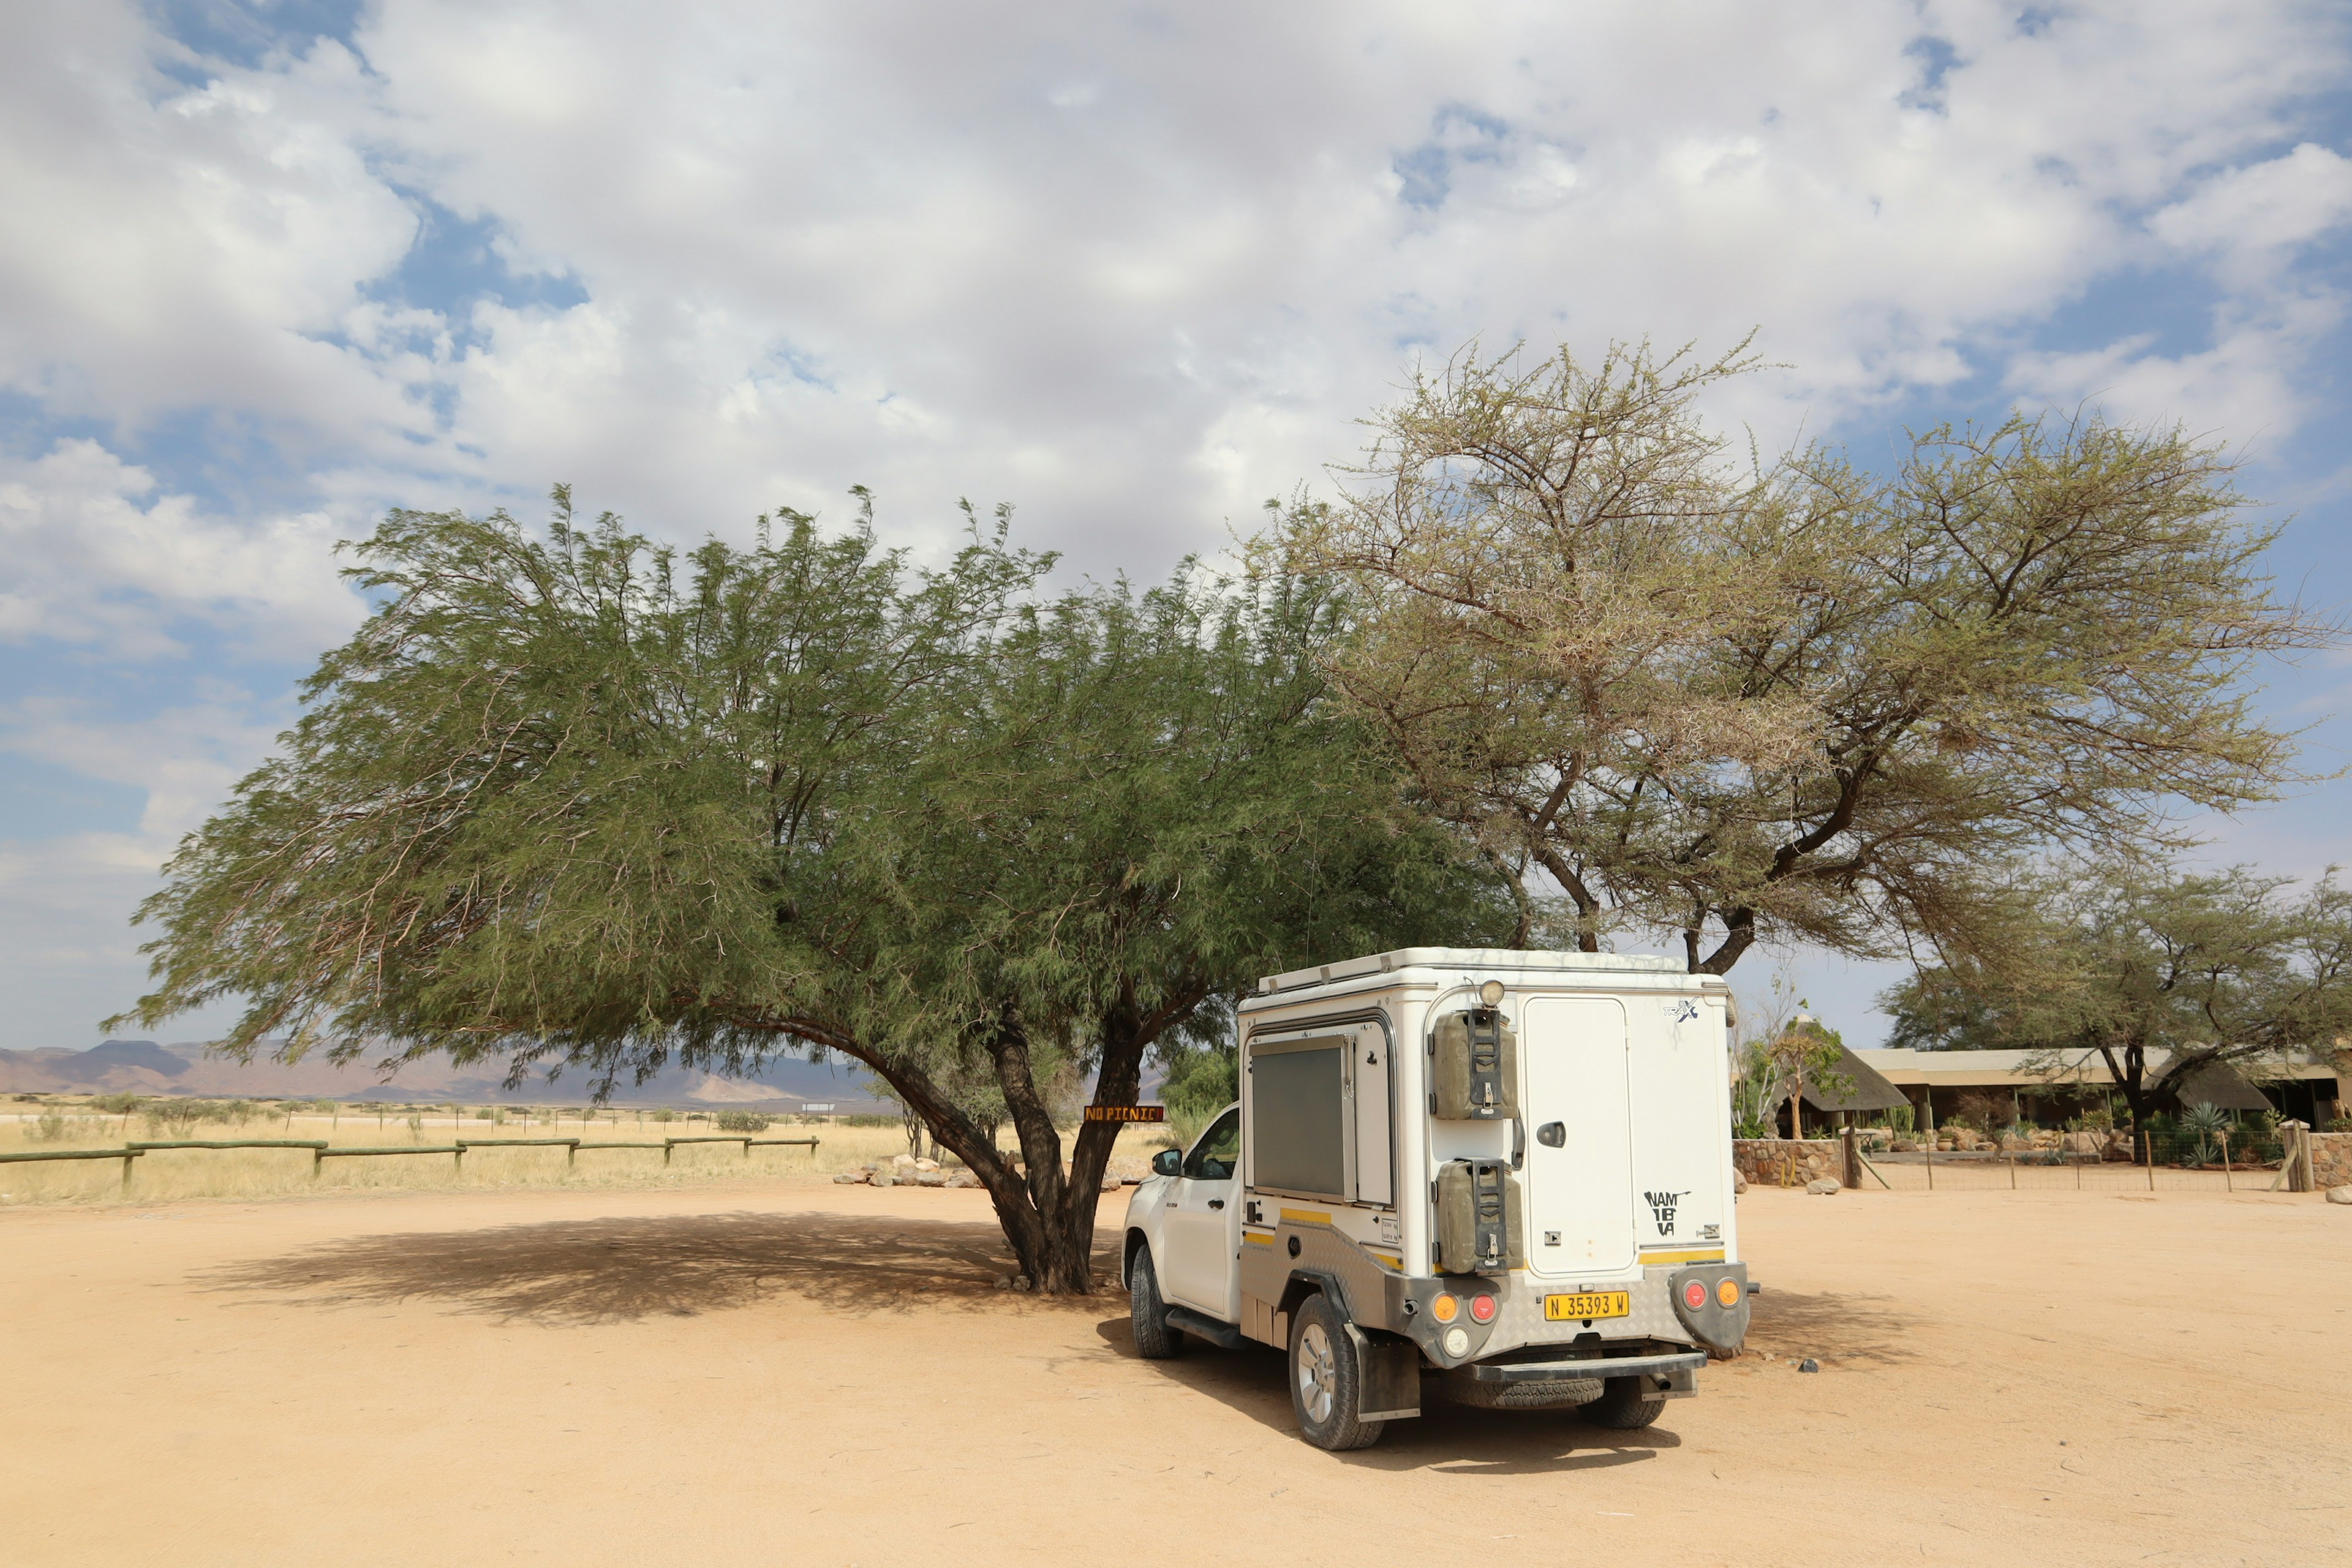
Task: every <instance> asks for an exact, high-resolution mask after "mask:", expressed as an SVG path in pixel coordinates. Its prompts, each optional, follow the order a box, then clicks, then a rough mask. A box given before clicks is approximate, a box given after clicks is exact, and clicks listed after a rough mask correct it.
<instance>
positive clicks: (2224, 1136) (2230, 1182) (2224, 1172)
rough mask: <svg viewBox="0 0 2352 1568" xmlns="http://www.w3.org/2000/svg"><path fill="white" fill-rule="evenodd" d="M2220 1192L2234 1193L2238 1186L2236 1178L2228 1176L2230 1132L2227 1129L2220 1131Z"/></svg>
mask: <svg viewBox="0 0 2352 1568" xmlns="http://www.w3.org/2000/svg"><path fill="white" fill-rule="evenodd" d="M2221 1190H2222V1191H2223V1192H2225V1193H2234V1192H2236V1191H2237V1190H2238V1184H2237V1178H2236V1177H2234V1176H2232V1175H2231V1174H2230V1130H2229V1129H2228V1128H2226V1127H2224V1128H2223V1129H2221Z"/></svg>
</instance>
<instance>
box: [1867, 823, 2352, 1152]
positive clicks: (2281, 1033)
mask: <svg viewBox="0 0 2352 1568" xmlns="http://www.w3.org/2000/svg"><path fill="white" fill-rule="evenodd" d="M2011 935H2012V943H2011V946H2010V948H2009V949H2007V950H2006V952H2003V953H2001V954H2000V955H1998V959H1997V961H1996V959H1995V958H1991V957H1985V958H1977V959H1974V960H1961V961H1956V962H1953V963H1945V964H1937V965H1932V966H1929V967H1927V968H1925V969H1923V970H1921V971H1920V972H1919V973H1917V974H1916V976H1914V977H1913V978H1912V979H1910V980H1908V981H1906V982H1905V983H1904V984H1900V985H1898V986H1895V987H1894V988H1893V989H1892V990H1890V991H1888V992H1887V993H1886V994H1885V996H1883V997H1882V998H1881V999H1880V1005H1882V1006H1884V1007H1885V1009H1886V1010H1887V1011H1888V1012H1889V1013H1891V1014H1892V1015H1893V1016H1894V1017H1895V1028H1894V1030H1893V1032H1892V1038H1893V1040H1894V1042H1895V1043H1896V1044H1900V1045H1909V1046H1914V1047H1931V1048H1933V1047H1941V1048H1969V1047H1995V1046H1998V1047H2010V1048H2013V1049H2023V1050H2027V1051H2030V1052H2032V1057H2031V1058H2030V1064H2031V1066H2032V1068H2033V1069H2034V1070H2037V1071H2039V1072H2042V1073H2043V1074H2044V1075H2046V1076H2047V1077H2049V1078H2051V1079H2058V1078H2061V1077H2063V1076H2065V1075H2069V1074H2072V1073H2073V1072H2074V1070H2075V1069H2076V1068H2077V1067H2078V1066H2079V1065H2080V1064H2081V1063H2082V1062H2083V1061H2084V1059H2085V1058H2096V1059H2097V1060H2098V1061H2099V1062H2100V1063H2101V1064H2102V1065H2103V1066H2104V1067H2105V1068H2106V1070H2107V1074H2108V1077H2109V1078H2110V1079H2111V1080H2112V1081H2113V1082H2114V1084H2115V1086H2116V1092H2118V1093H2120V1094H2121V1095H2122V1096H2123V1098H2124V1100H2125V1101H2126V1104H2128V1105H2129V1106H2130V1108H2131V1113H2132V1120H2133V1124H2134V1125H2135V1126H2137V1127H2140V1128H2145V1127H2146V1126H2147V1122H2148V1119H2149V1118H2150V1117H2151V1116H2152V1115H2154V1114H2155V1112H2156V1110H2157V1109H2158V1105H2159V1104H2160V1102H2161V1101H2163V1100H2165V1099H2168V1098H2172V1097H2175V1096H2177V1094H2178V1092H2179V1089H2180V1087H2181V1086H2182V1085H2183V1084H2184V1083H2186V1082H2187V1081H2188V1080H2189V1079H2191V1078H2192V1077H2193V1076H2194V1075H2195V1074H2197V1073H2198V1072H2200V1070H2202V1069H2204V1068H2208V1067H2210V1066H2212V1065H2214V1064H2216V1063H2222V1064H2240V1065H2244V1066H2246V1067H2248V1068H2252V1069H2254V1070H2257V1071H2258V1070H2259V1064H2260V1062H2261V1060H2263V1059H2264V1058H2274V1057H2278V1056H2285V1057H2288V1058H2293V1057H2295V1056H2299V1055H2312V1054H2318V1053H2326V1052H2327V1051H2329V1050H2332V1049H2333V1048H2334V1042H2335V1041H2336V1038H2337V1037H2339V1036H2341V1035H2342V1034H2343V1033H2345V1032H2346V1030H2347V1028H2352V892H2347V890H2346V889H2344V888H2343V887H2341V886H2340V885H2339V884H2338V883H2337V882H2336V880H2335V874H2334V872H2333V871H2332V870H2331V871H2330V872H2329V873H2328V874H2327V875H2326V877H2324V878H2322V879H2320V880H2319V881H2317V882H2315V883H2314V884H2312V885H2311V886H2309V887H2307V888H2305V889H2303V890H2302V891H2301V892H2300V893H2297V892H2296V891H2294V884H2293V883H2292V882H2290V881H2289V880H2288V879H2284V878H2279V877H2265V876H2263V875H2260V874H2259V873H2256V872H2254V871H2253V870H2252V869H2250V868H2244V867H2240V868H2235V869H2232V870H2229V871H2223V872H2219V873H2205V872H2182V871H2178V870H2172V869H2168V868H2158V867H2148V866H2145V865H2130V864H2126V865H2123V866H2118V867H2111V868H2104V869H2102V870H2101V871H2099V872H2098V873H2096V874H2086V875H2084V876H2082V877H2078V878H2068V879H2052V880H2048V881H2043V882H2037V883H2032V884H2028V885H2026V886H2024V887H2021V888H2020V889H2018V891H2017V896H2016V898H2015V900H2014V901H2013V915H2012V920H2011Z"/></svg>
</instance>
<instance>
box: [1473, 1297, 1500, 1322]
mask: <svg viewBox="0 0 2352 1568" xmlns="http://www.w3.org/2000/svg"><path fill="white" fill-rule="evenodd" d="M1470 1316H1471V1319H1472V1320H1473V1321H1476V1322H1481V1323H1491V1322H1493V1321H1495V1298H1493V1297H1492V1296H1473V1297H1472V1298H1471V1299H1470Z"/></svg>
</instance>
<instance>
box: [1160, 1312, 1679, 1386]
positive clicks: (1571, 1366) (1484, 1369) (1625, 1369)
mask: <svg viewBox="0 0 2352 1568" xmlns="http://www.w3.org/2000/svg"><path fill="white" fill-rule="evenodd" d="M1182 1310H1183V1309H1182V1308H1181V1307H1179V1308H1177V1309H1176V1310H1175V1311H1171V1312H1170V1313H1169V1314H1168V1317H1169V1321H1171V1322H1173V1321H1175V1317H1176V1312H1181V1311H1182ZM1705 1365H1706V1352H1705V1351H1687V1352H1681V1353H1679V1354H1675V1355H1629V1356H1587V1357H1585V1358H1584V1359H1583V1360H1581V1361H1513V1362H1503V1363H1492V1362H1479V1363H1473V1364H1472V1365H1471V1367H1470V1368H1469V1372H1470V1375H1471V1376H1472V1377H1473V1378H1475V1380H1477V1381H1478V1382H1480V1383H1553V1382H1558V1381H1559V1380H1561V1379H1563V1378H1585V1377H1598V1378H1610V1377H1664V1376H1667V1375H1669V1374H1671V1373H1678V1372H1696V1371H1697V1370H1698V1369H1699V1368H1701V1367H1703V1366H1705Z"/></svg>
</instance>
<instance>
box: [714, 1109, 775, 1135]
mask: <svg viewBox="0 0 2352 1568" xmlns="http://www.w3.org/2000/svg"><path fill="white" fill-rule="evenodd" d="M767 1130H768V1119H767V1118H766V1117H764V1116H762V1115H761V1114H760V1113H759V1112H758V1111H756V1110H722V1111H720V1112H719V1131H721V1132H765V1131H767Z"/></svg>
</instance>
